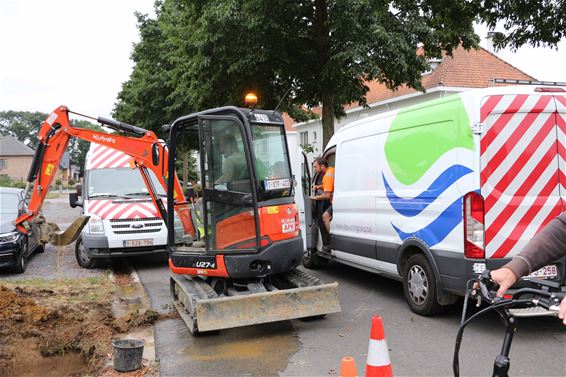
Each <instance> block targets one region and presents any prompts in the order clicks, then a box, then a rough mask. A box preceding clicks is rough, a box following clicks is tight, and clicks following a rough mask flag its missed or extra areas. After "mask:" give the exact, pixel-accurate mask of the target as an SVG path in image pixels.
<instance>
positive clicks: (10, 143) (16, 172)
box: [0, 135, 35, 181]
mask: <svg viewBox="0 0 566 377" xmlns="http://www.w3.org/2000/svg"><path fill="white" fill-rule="evenodd" d="M34 154H35V151H34V150H33V149H32V148H30V147H28V146H27V145H25V144H23V143H21V142H20V141H19V140H18V139H16V138H15V137H12V136H8V135H7V136H0V174H1V175H7V176H8V177H10V179H11V180H12V181H24V180H25V179H26V178H27V175H28V172H29V168H30V167H31V164H32V161H33V156H34Z"/></svg>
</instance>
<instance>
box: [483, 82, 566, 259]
mask: <svg viewBox="0 0 566 377" xmlns="http://www.w3.org/2000/svg"><path fill="white" fill-rule="evenodd" d="M560 98H561V99H559V98H558V96H553V95H551V94H534V93H532V94H513V95H494V96H488V97H485V98H484V99H483V101H482V107H481V123H482V124H483V127H484V129H483V132H482V135H481V141H480V164H481V172H480V182H481V195H482V197H483V198H484V211H485V212H484V213H485V240H484V244H485V256H486V258H509V257H512V256H514V255H516V254H517V253H519V251H521V250H522V248H523V247H524V246H525V245H526V243H527V242H528V241H529V240H530V239H531V238H532V237H533V236H534V235H535V234H536V233H537V232H538V231H540V229H542V228H543V227H544V226H545V225H546V224H547V223H548V222H549V221H550V220H552V219H553V218H554V217H556V216H558V215H559V214H560V213H561V212H562V211H563V210H564V205H565V204H564V203H565V201H564V198H565V193H564V187H565V186H566V185H565V184H566V182H565V181H564V155H565V154H564V144H565V138H564V134H565V132H564V130H565V128H566V127H565V126H564V115H565V114H566V113H565V112H564V107H565V106H564V103H566V101H564V97H560ZM557 103H561V104H562V105H561V106H562V107H561V108H562V113H561V114H562V115H560V114H559V113H558V112H557ZM561 155H562V157H561Z"/></svg>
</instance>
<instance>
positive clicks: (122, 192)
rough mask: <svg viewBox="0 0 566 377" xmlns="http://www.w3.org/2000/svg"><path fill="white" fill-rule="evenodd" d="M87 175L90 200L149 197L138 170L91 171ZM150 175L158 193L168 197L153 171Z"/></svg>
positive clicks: (112, 169)
mask: <svg viewBox="0 0 566 377" xmlns="http://www.w3.org/2000/svg"><path fill="white" fill-rule="evenodd" d="M87 174H88V175H87V184H88V198H89V199H94V198H103V197H106V198H108V197H110V198H114V197H121V198H137V197H144V196H149V190H148V189H147V187H146V186H145V183H144V182H143V179H142V177H141V173H140V172H139V171H138V169H134V170H132V169H130V168H111V169H93V170H89V171H88V172H87ZM149 175H150V177H151V180H152V182H153V186H154V187H155V191H156V193H157V194H158V195H160V196H166V194H165V190H164V189H163V187H162V186H161V184H160V183H159V181H158V180H157V177H156V176H155V174H154V173H153V172H152V171H151V170H149Z"/></svg>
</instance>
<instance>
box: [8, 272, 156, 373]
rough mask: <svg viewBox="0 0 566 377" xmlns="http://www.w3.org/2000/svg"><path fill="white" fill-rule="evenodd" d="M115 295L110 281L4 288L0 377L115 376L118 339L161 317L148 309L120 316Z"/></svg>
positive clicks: (145, 370)
mask: <svg viewBox="0 0 566 377" xmlns="http://www.w3.org/2000/svg"><path fill="white" fill-rule="evenodd" d="M113 292H114V286H113V285H112V284H111V283H110V282H108V281H102V282H100V281H97V282H88V281H83V282H77V281H72V282H67V283H62V282H56V281H53V282H49V283H40V284H27V283H23V284H18V283H17V282H14V283H4V284H0V376H1V377H3V376H48V377H49V376H83V375H104V376H112V375H115V374H114V373H115V372H114V371H113V370H112V368H111V367H109V366H108V364H109V362H110V360H111V354H112V345H111V341H112V338H113V337H114V335H116V334H118V333H123V332H126V331H128V330H129V329H132V328H134V327H140V326H145V325H148V324H151V323H153V322H155V321H156V320H159V319H160V318H159V315H157V313H155V312H153V311H150V310H148V311H144V312H141V313H140V312H138V311H136V312H134V313H129V314H128V315H127V316H125V317H119V318H116V317H115V315H114V314H113V312H112V304H111V302H112V297H113V296H112V295H113ZM117 322H120V325H119V326H118V325H117ZM148 372H149V374H152V371H151V370H149V369H148V368H147V366H144V368H142V369H141V370H138V371H136V372H134V373H127V374H120V375H121V376H124V375H127V376H143V375H146V374H147V373H148Z"/></svg>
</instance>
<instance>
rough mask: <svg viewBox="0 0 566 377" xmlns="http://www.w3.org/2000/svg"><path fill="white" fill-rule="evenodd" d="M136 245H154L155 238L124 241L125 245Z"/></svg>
mask: <svg viewBox="0 0 566 377" xmlns="http://www.w3.org/2000/svg"><path fill="white" fill-rule="evenodd" d="M136 246H153V240H152V239H149V240H127V241H124V247H136Z"/></svg>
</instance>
